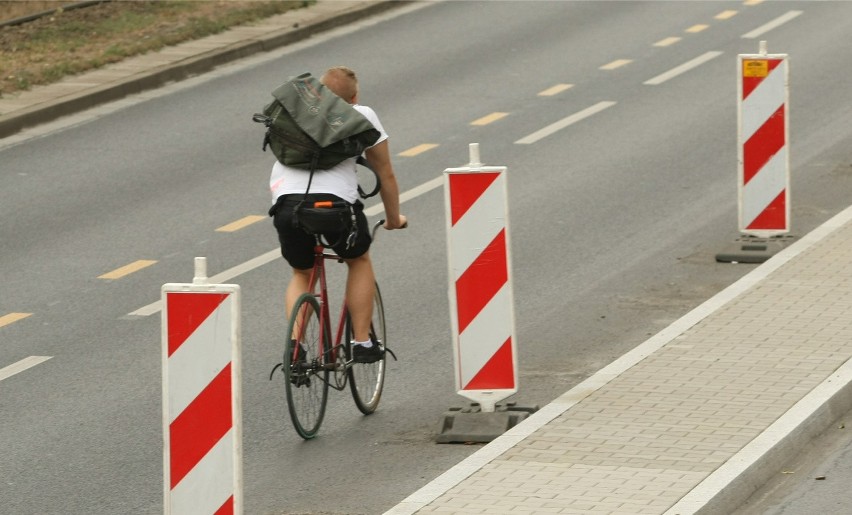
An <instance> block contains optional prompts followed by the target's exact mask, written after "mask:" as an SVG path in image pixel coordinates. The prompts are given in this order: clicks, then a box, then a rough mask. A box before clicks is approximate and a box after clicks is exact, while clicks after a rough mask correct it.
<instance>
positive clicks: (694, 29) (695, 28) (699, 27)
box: [684, 23, 710, 34]
mask: <svg viewBox="0 0 852 515" xmlns="http://www.w3.org/2000/svg"><path fill="white" fill-rule="evenodd" d="M709 26H710V25H703V24H701V23H699V24H698V25H693V26H692V27H689V28H688V29H686V30H685V31H684V32H690V33H692V34H695V33H696V32H701V31H702V30H705V29H707V27H709Z"/></svg>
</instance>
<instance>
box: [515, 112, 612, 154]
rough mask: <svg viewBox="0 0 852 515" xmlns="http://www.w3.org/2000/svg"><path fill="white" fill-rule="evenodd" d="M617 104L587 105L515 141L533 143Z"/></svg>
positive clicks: (517, 142)
mask: <svg viewBox="0 0 852 515" xmlns="http://www.w3.org/2000/svg"><path fill="white" fill-rule="evenodd" d="M615 104H616V102H610V101H603V102H598V103H597V104H595V105H593V106H591V107H587V108H585V109H583V110H582V111H580V112H577V113H574V114H572V115H571V116H568V117H566V118H563V119H561V120H559V121H558V122H555V123H551V124H550V125H548V126H547V127H545V128H543V129H539V130H537V131H535V132H534V133H532V134H530V135H529V136H526V137H523V138H521V139H519V140H518V141H516V142H515V143H516V144H518V145H529V144H531V143H535V142H536V141H539V140H541V139H544V138H546V137H548V136H550V135H551V134H553V133H555V132H558V131H560V130H562V129H564V128H565V127H568V126H569V125H572V124H575V123H577V122H579V121H580V120H584V119H586V118H588V117H590V116H592V115H593V114H597V113H599V112H601V111H603V110H604V109H607V108H609V107H612V106H614V105H615Z"/></svg>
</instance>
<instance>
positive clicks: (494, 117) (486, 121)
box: [470, 112, 509, 125]
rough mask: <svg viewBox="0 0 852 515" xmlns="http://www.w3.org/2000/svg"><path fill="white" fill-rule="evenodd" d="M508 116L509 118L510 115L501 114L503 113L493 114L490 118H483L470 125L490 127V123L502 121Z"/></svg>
mask: <svg viewBox="0 0 852 515" xmlns="http://www.w3.org/2000/svg"><path fill="white" fill-rule="evenodd" d="M507 116H509V113H501V112H496V113H491V114H489V115H488V116H483V117H482V118H479V119H478V120H474V121H472V122H470V124H471V125H488V124H489V123H494V122H496V121H497V120H502V119H503V118H505V117H507Z"/></svg>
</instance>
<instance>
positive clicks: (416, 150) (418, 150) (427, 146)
mask: <svg viewBox="0 0 852 515" xmlns="http://www.w3.org/2000/svg"><path fill="white" fill-rule="evenodd" d="M437 146H438V145H437V144H436V143H423V144H422V145H417V146H416V147H411V148H409V149H408V150H405V151H403V152H400V153H399V154H398V155H400V156H402V157H414V156H416V155H418V154H422V153H423V152H426V151H427V150H432V149H433V148H435V147H437Z"/></svg>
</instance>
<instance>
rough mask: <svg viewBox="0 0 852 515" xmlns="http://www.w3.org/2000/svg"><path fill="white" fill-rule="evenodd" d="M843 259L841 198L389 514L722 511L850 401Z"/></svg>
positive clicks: (849, 278) (851, 229)
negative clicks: (835, 209) (781, 246)
mask: <svg viewBox="0 0 852 515" xmlns="http://www.w3.org/2000/svg"><path fill="white" fill-rule="evenodd" d="M850 263H852V207H850V208H848V209H846V210H845V211H844V212H842V213H840V214H839V215H837V216H835V217H834V218H833V219H831V220H829V221H828V222H826V224H824V225H823V226H821V227H820V228H818V229H817V230H815V231H813V232H812V233H811V234H809V235H807V236H806V237H804V238H802V239H801V240H799V241H798V242H796V243H794V244H793V245H791V246H790V247H788V248H787V249H785V250H783V251H781V252H780V253H779V254H777V255H776V256H775V257H773V258H772V259H770V260H769V261H767V262H766V263H764V264H763V265H761V266H759V267H757V268H756V269H755V270H753V271H752V272H750V273H749V274H747V275H746V276H745V277H743V278H742V279H741V280H739V281H738V282H736V283H734V284H733V285H732V286H730V287H728V288H727V289H725V290H724V291H722V292H720V293H719V294H718V295H716V296H715V297H713V298H712V299H710V300H708V301H707V302H705V303H704V304H702V305H701V306H699V307H698V308H696V309H695V310H693V311H692V312H690V313H688V314H687V315H685V316H684V317H683V318H681V319H680V320H678V321H677V322H675V323H674V324H672V325H671V326H669V327H668V328H667V329H665V330H664V331H662V332H661V333H659V334H657V335H656V336H654V337H652V338H651V339H649V340H648V341H646V342H645V343H643V344H642V345H640V346H639V347H637V348H636V349H634V350H633V351H631V352H630V353H628V354H626V355H624V356H623V357H621V358H620V359H618V360H617V361H615V362H613V363H612V364H611V365H609V366H607V367H606V368H604V369H603V370H601V371H600V372H598V373H597V374H596V375H594V376H593V377H591V378H590V379H588V380H587V381H585V382H583V383H581V384H580V385H578V386H577V387H575V388H573V389H572V390H570V391H568V392H566V393H565V394H564V395H562V396H561V397H559V398H557V399H556V400H555V401H554V402H552V403H551V404H549V405H547V406H545V407H544V408H543V409H541V410H540V411H539V412H537V413H536V414H534V415H533V416H531V417H530V418H528V419H527V420H526V421H524V422H522V423H520V424H519V425H517V426H516V427H515V428H513V429H512V430H510V431H508V432H507V433H506V434H504V435H502V436H500V437H499V438H497V439H496V440H494V441H493V442H491V443H490V444H488V445H486V446H485V447H483V448H482V449H480V450H479V451H477V452H476V453H474V454H473V455H471V456H470V457H469V458H468V459H466V460H464V461H463V462H462V463H460V464H459V465H458V466H456V467H454V468H453V469H451V470H449V471H448V472H446V473H445V474H443V475H441V476H439V477H438V478H437V479H436V480H434V481H433V482H432V483H430V484H428V485H427V486H425V487H424V488H422V489H421V490H419V491H418V492H415V493H414V494H412V495H411V496H410V497H408V498H407V499H405V500H404V501H403V502H402V503H401V504H399V505H398V506H396V507H394V508H393V509H391V510H389V511H388V512H387V513H388V514H405V513H421V514H425V513H456V514H460V513H465V514H467V513H510V512H511V513H513V514H514V513H583V514H591V513H623V514H631V515H635V514H643V513H649V514H651V513H653V514H663V513H664V514H669V515H674V514H687V513H720V514H724V513H730V512H731V511H733V510H734V509H735V508H737V507H738V506H740V505H741V504H742V502H743V501H744V500H745V499H746V498H747V497H748V496H749V495H750V494H751V493H752V492H753V491H754V490H755V489H756V488H758V487H760V486H761V485H762V484H763V483H765V481H766V480H767V479H768V478H769V476H771V475H773V474H776V473H778V472H779V471H780V468H781V466H782V462H783V460H785V459H787V458H791V457H792V456H794V455H795V453H796V452H798V450H799V449H800V448H801V445H803V444H804V443H806V442H807V441H809V440H810V439H811V438H813V437H814V436H816V435H817V434H819V433H820V432H822V431H823V430H824V429H826V428H827V427H828V425H829V424H831V423H832V422H833V421H834V420H835V419H836V418H837V417H839V416H840V415H842V414H844V413H845V412H846V411H848V410H849V409H850V408H852V386H850V384H852V383H850V381H852V361H850V357H852V316H850V313H852V267H850V266H849V265H850ZM732 266H736V265H732Z"/></svg>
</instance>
